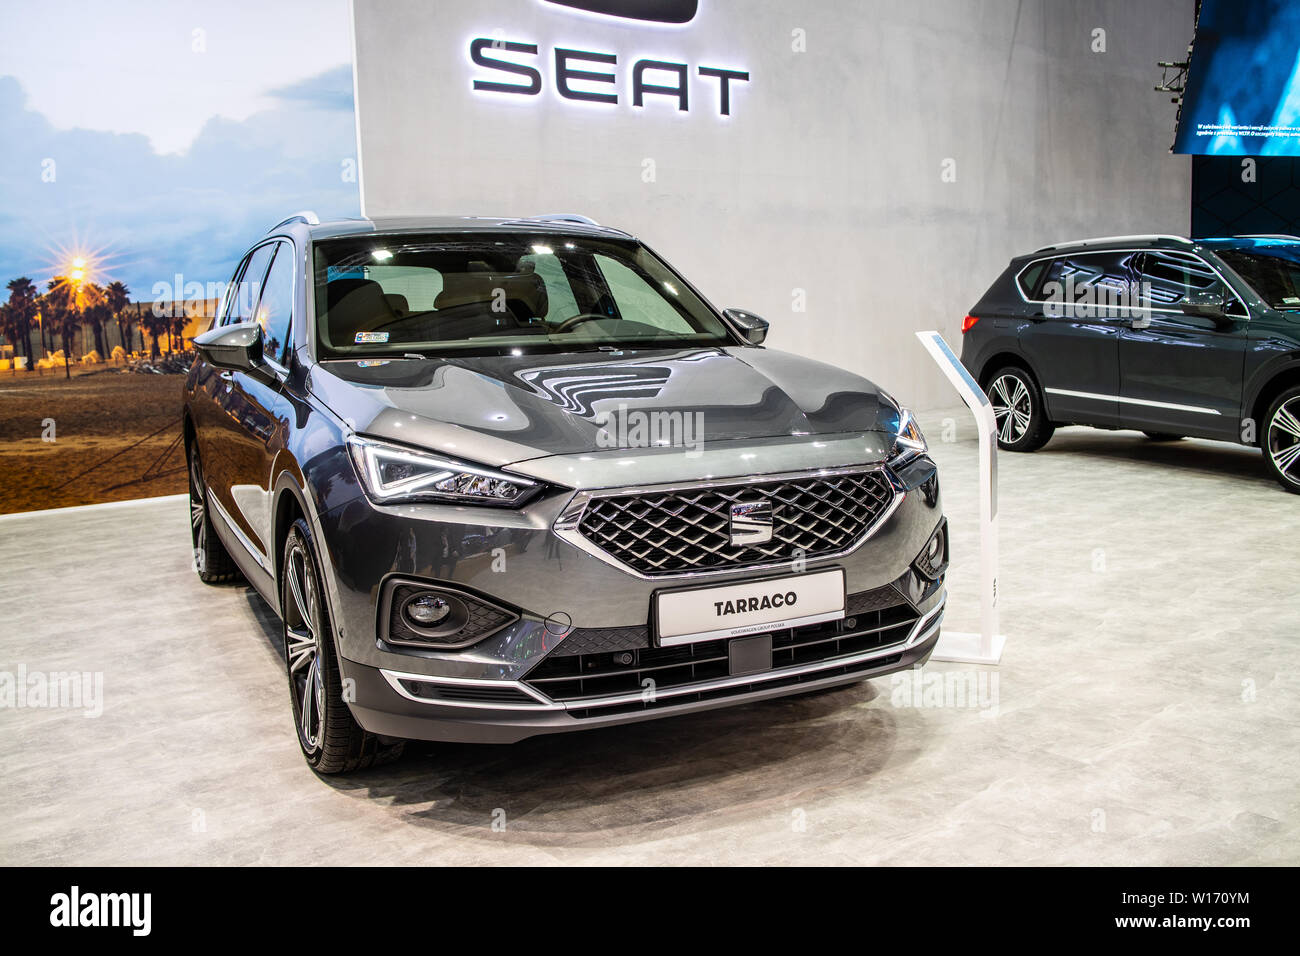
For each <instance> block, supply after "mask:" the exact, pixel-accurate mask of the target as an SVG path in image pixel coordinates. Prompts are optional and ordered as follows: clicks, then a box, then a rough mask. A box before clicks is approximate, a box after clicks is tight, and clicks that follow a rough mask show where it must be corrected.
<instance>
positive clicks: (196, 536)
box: [187, 441, 242, 584]
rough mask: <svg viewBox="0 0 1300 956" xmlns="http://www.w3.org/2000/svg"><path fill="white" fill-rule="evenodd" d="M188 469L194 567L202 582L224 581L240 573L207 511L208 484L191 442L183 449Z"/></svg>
mask: <svg viewBox="0 0 1300 956" xmlns="http://www.w3.org/2000/svg"><path fill="white" fill-rule="evenodd" d="M187 457H188V460H189V468H190V543H191V545H192V546H193V552H192V553H193V555H194V570H195V571H197V572H198V575H199V580H200V581H203V582H204V583H206V584H227V583H229V582H231V581H237V580H239V578H240V577H241V576H242V575H241V574H240V572H239V567H238V565H236V564H235V562H234V559H232V558H231V557H230V552H229V551H227V550H226V546H225V545H224V544H222V543H221V539H219V538H218V537H217V533H216V531H215V530H213V527H212V516H211V515H210V514H209V513H208V486H207V485H206V484H204V482H203V462H202V461H200V460H199V447H198V444H197V443H196V442H193V441H191V442H190V443H189V447H188V449H187Z"/></svg>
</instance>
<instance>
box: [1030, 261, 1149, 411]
mask: <svg viewBox="0 0 1300 956" xmlns="http://www.w3.org/2000/svg"><path fill="white" fill-rule="evenodd" d="M1131 256H1132V253H1131V252H1127V251H1117V252H1077V253H1066V254H1062V255H1059V256H1054V257H1052V259H1051V261H1050V262H1049V263H1048V266H1047V269H1046V271H1045V272H1044V273H1043V278H1042V280H1041V282H1040V283H1039V284H1038V288H1037V289H1036V290H1035V293H1034V295H1033V296H1031V297H1029V298H1030V301H1029V304H1030V305H1031V306H1033V307H1034V308H1033V309H1032V310H1031V311H1030V313H1029V316H1028V318H1029V320H1030V321H1029V323H1028V324H1027V325H1025V326H1024V327H1023V328H1022V329H1021V332H1020V349H1021V352H1022V353H1023V354H1024V355H1025V357H1026V358H1028V359H1029V361H1030V363H1031V364H1032V366H1033V369H1034V371H1035V372H1036V373H1037V375H1038V378H1039V383H1038V384H1039V386H1040V387H1041V388H1042V389H1043V400H1044V402H1045V403H1046V405H1047V411H1048V414H1049V415H1050V416H1051V418H1052V420H1053V421H1058V422H1077V423H1080V424H1085V425H1102V426H1114V425H1117V424H1118V422H1119V401H1118V395H1119V338H1120V333H1121V332H1122V331H1123V328H1124V326H1125V325H1127V324H1128V322H1129V318H1128V315H1127V313H1126V311H1125V310H1124V309H1123V308H1122V305H1121V303H1122V302H1123V301H1124V297H1125V296H1127V295H1128V286H1129V271H1128V259H1129V258H1130V257H1131ZM1031 265H1032V264H1031Z"/></svg>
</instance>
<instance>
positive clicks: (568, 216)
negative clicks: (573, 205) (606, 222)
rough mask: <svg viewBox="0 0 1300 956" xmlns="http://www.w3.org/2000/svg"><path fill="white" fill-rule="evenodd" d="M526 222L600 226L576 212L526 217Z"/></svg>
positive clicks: (588, 217)
mask: <svg viewBox="0 0 1300 956" xmlns="http://www.w3.org/2000/svg"><path fill="white" fill-rule="evenodd" d="M524 222H578V223H582V225H584V226H599V225H600V223H598V222H596V220H594V219H592V218H591V217H590V216H581V215H579V214H578V213H576V212H553V213H549V214H548V215H545V216H526V217H524Z"/></svg>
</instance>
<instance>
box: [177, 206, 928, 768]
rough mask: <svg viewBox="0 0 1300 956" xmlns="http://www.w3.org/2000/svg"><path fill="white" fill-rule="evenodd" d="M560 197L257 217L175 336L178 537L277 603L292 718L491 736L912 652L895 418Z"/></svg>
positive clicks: (369, 740) (309, 750)
mask: <svg viewBox="0 0 1300 956" xmlns="http://www.w3.org/2000/svg"><path fill="white" fill-rule="evenodd" d="M766 331H767V323H766V322H764V321H763V320H762V319H760V318H758V317H757V316H755V315H753V314H751V313H748V312H745V311H741V310H727V311H725V312H720V311H718V310H716V309H714V308H713V307H712V306H711V305H709V304H708V303H707V302H706V301H705V300H704V299H703V297H701V296H700V294H699V293H698V292H697V291H696V290H695V289H694V288H693V287H692V286H691V285H690V283H688V282H687V281H686V280H685V279H683V278H682V277H681V276H680V275H678V274H677V273H676V272H674V271H673V270H672V269H671V268H670V267H669V266H668V265H667V264H666V263H665V262H664V261H663V260H662V259H660V258H659V257H658V256H657V255H655V253H654V252H652V251H651V250H650V249H649V248H647V247H646V246H645V245H643V244H642V243H640V242H639V241H637V240H636V239H635V238H633V237H632V236H630V235H627V234H626V233H623V232H620V231H618V230H615V229H609V228H603V227H601V226H598V225H596V224H595V223H593V222H591V221H590V220H587V219H584V218H583V217H578V216H553V217H539V218H536V219H520V220H503V219H479V218H467V219H453V218H422V219H405V220H392V221H369V220H361V221H345V222H328V223H321V222H319V221H318V220H317V219H316V217H315V216H314V215H312V214H310V213H303V214H300V215H298V216H294V217H291V218H290V219H287V220H285V221H284V222H281V223H279V224H278V225H276V226H275V227H274V228H273V229H272V230H271V231H270V232H269V233H268V234H267V235H266V236H265V237H264V238H263V239H262V240H260V241H259V242H258V243H257V244H255V245H254V246H253V248H252V249H251V250H249V252H248V254H247V255H246V256H244V258H243V261H242V262H241V263H240V265H239V267H238V269H237V270H236V271H235V274H234V277H233V280H232V282H231V283H230V285H229V287H228V289H227V292H226V295H225V299H224V301H223V304H222V307H221V311H220V314H219V316H218V318H217V319H216V322H215V324H214V327H213V328H211V329H210V330H208V331H207V332H205V333H204V334H202V335H200V336H199V337H198V339H197V340H196V343H195V344H196V349H197V352H198V356H199V357H198V360H197V361H196V363H195V365H194V367H193V369H192V371H191V373H190V375H189V378H188V380H187V383H186V389H185V415H184V429H185V446H186V449H187V453H188V461H189V472H190V498H191V518H192V521H191V525H192V532H193V547H194V551H195V559H196V565H197V568H198V572H199V575H200V577H201V578H202V579H203V580H205V581H208V582H224V581H230V580H238V579H239V578H241V577H242V578H243V579H246V580H247V581H248V582H250V583H251V584H252V585H253V586H254V587H255V588H256V589H257V590H258V591H259V592H260V593H261V595H262V596H263V597H264V598H265V599H266V600H267V601H268V602H269V603H270V604H271V605H272V607H274V608H275V609H276V611H277V612H278V614H279V616H280V618H281V619H282V621H283V633H284V659H285V668H286V671H287V674H288V681H289V688H290V692H291V693H290V696H291V701H292V708H293V718H294V722H295V724H296V726H297V730H298V740H299V743H300V744H301V746H302V750H303V753H304V755H305V756H306V758H307V761H308V763H309V764H310V765H311V766H312V767H313V768H315V769H316V770H317V771H318V772H321V773H334V772H340V771H347V770H352V769H356V768H360V767H364V766H369V765H372V764H374V763H376V762H379V761H383V760H387V759H391V758H392V757H394V756H396V754H397V753H399V752H400V749H401V746H402V743H403V741H405V740H407V739H424V740H444V741H471V742H499V743H505V742H511V741H517V740H520V739H522V738H525V737H529V736H531V735H535V734H542V733H554V732H558V731H567V730H578V729H582V728H588V727H603V726H607V725H610V724H619V723H626V722H630V721H639V720H646V719H650V718H655V717H664V716H670V715H674V714H682V713H688V712H694V711H704V710H709V709H712V708H717V707H722V706H727V705H730V704H737V703H744V702H749V701H755V700H762V699H766V698H771V697H778V696H782V695H787V694H794V693H802V692H806V691H812V690H818V689H821V688H826V687H833V686H836V685H841V684H848V683H850V682H853V681H859V680H862V679H864V678H868V677H875V676H879V675H881V674H886V673H889V672H891V671H895V670H899V669H902V668H907V667H912V666H913V665H915V664H918V663H920V662H922V661H924V660H925V659H926V658H927V657H928V656H929V654H930V652H931V650H932V649H933V647H934V644H935V641H936V640H937V638H938V634H939V623H940V619H941V617H942V614H943V607H944V600H945V591H944V574H945V571H946V569H947V562H948V542H947V533H946V524H945V521H944V518H943V512H942V508H941V503H940V497H939V482H938V477H937V474H936V470H935V466H934V463H933V462H932V461H931V460H930V458H929V456H928V454H927V449H926V444H925V440H924V438H923V437H922V435H921V432H920V430H919V428H918V427H917V425H916V422H915V420H914V419H913V418H912V416H911V415H910V414H909V413H908V412H907V411H906V410H905V409H903V408H902V407H900V406H899V405H898V404H897V403H896V402H895V401H894V400H893V399H892V398H890V397H889V396H888V395H887V394H885V393H884V392H883V391H881V390H880V389H879V388H877V387H876V386H874V385H872V384H871V383H870V382H868V381H866V380H864V379H862V378H860V377H858V376H856V375H852V374H850V373H848V372H845V371H842V370H840V369H837V368H834V367H832V366H828V365H823V364H821V363H818V362H814V361H810V360H808V359H804V358H799V357H796V356H793V355H788V354H784V353H781V352H775V351H771V350H768V349H765V348H763V347H762V342H763V339H764V336H765V334H766Z"/></svg>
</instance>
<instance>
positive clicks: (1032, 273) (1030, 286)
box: [1016, 262, 1047, 299]
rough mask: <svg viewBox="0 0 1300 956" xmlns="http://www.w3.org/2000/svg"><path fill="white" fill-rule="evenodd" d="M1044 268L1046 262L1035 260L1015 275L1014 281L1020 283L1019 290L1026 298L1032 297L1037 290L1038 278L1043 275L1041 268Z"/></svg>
mask: <svg viewBox="0 0 1300 956" xmlns="http://www.w3.org/2000/svg"><path fill="white" fill-rule="evenodd" d="M1046 268H1047V263H1046V262H1035V263H1034V264H1033V265H1031V266H1029V267H1028V268H1027V269H1025V270H1024V271H1023V272H1021V273H1020V275H1019V276H1017V277H1016V281H1017V282H1018V283H1020V291H1021V292H1023V293H1024V294H1025V298H1026V299H1032V298H1033V297H1034V293H1035V292H1036V291H1037V290H1038V280H1039V279H1041V278H1042V277H1043V270H1044V269H1046Z"/></svg>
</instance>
